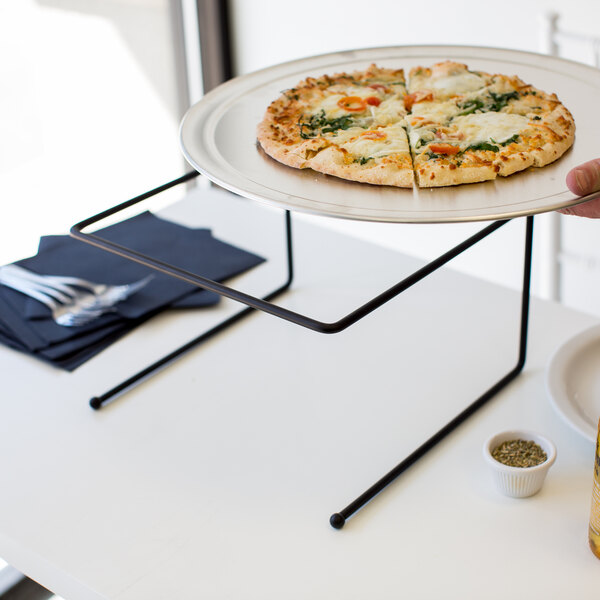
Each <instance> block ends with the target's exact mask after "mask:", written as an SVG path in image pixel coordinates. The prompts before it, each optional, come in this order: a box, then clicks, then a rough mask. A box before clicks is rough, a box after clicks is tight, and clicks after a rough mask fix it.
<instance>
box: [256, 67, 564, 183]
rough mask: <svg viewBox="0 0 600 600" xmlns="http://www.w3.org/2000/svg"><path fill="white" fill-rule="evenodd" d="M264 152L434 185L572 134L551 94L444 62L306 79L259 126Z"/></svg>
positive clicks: (499, 165) (508, 162) (512, 161)
mask: <svg viewBox="0 0 600 600" xmlns="http://www.w3.org/2000/svg"><path fill="white" fill-rule="evenodd" d="M257 137H258V141H259V144H260V146H261V147H262V148H263V150H264V151H265V152H266V153H267V154H268V155H269V156H271V157H272V158H274V159H275V160H277V161H279V162H281V163H283V164H285V165H288V166H290V167H295V168H298V169H306V168H310V169H313V170H315V171H318V172H320V173H325V174H328V175H333V176H336V177H341V178H343V179H349V180H351V181H358V182H364V183H370V184H375V185H391V186H398V187H412V186H413V185H414V183H415V181H416V183H417V185H418V186H420V187H439V186H448V185H458V184H464V183H475V182H479V181H487V180H490V179H495V178H496V177H498V176H508V175H512V174H513V173H516V172H518V171H522V170H524V169H527V168H528V167H543V166H545V165H547V164H549V163H551V162H553V161H555V160H557V159H558V158H559V157H560V156H562V155H563V154H564V153H565V152H566V151H567V150H568V149H569V148H570V147H571V146H572V145H573V142H574V140H575V122H574V120H573V117H572V115H571V113H570V112H569V111H568V110H567V108H566V107H565V106H564V105H563V104H562V103H561V102H560V101H559V99H558V98H557V97H556V95H555V94H554V93H547V92H544V91H542V90H540V89H537V88H535V87H533V86H532V85H529V84H526V83H524V82H523V81H522V80H521V79H519V78H518V77H517V76H507V75H501V74H489V73H484V72H482V71H473V70H470V69H469V68H468V67H467V65H464V64H461V63H456V62H452V61H445V62H441V63H437V64H435V65H433V66H431V67H415V68H412V69H411V70H410V72H409V74H408V78H407V79H406V78H405V73H404V70H403V69H390V68H380V67H378V66H376V65H371V66H370V67H369V68H367V69H365V70H362V71H355V72H352V73H337V74H334V75H331V76H329V75H323V76H322V77H314V78H313V77H309V78H307V79H305V80H304V81H301V82H300V83H299V84H298V85H297V86H295V87H294V88H291V89H289V90H286V91H284V92H283V93H282V94H281V96H280V97H279V98H277V99H276V100H275V101H273V102H272V103H271V104H270V106H269V107H268V108H267V111H266V113H265V116H264V118H263V120H262V121H261V123H260V124H259V125H258V131H257Z"/></svg>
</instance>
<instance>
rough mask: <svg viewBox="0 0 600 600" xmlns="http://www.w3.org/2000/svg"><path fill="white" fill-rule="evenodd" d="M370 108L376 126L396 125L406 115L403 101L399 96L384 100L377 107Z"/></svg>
mask: <svg viewBox="0 0 600 600" xmlns="http://www.w3.org/2000/svg"><path fill="white" fill-rule="evenodd" d="M370 108H371V109H372V115H373V118H374V119H375V123H376V124H377V125H390V124H392V123H396V122H397V121H398V120H399V119H401V118H403V117H404V115H405V114H406V110H405V108H404V100H403V98H401V97H400V96H392V97H391V98H387V99H386V100H384V101H383V102H382V103H381V104H380V105H379V106H371V107H370Z"/></svg>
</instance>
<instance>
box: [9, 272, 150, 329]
mask: <svg viewBox="0 0 600 600" xmlns="http://www.w3.org/2000/svg"><path fill="white" fill-rule="evenodd" d="M153 277H154V275H148V276H147V277H144V278H143V279H140V280H138V281H134V282H132V283H128V284H124V285H106V284H103V283H94V282H92V281H87V280H86V279H81V278H79V277H66V276H59V275H39V274H37V273H34V272H33V271H29V270H28V269H24V268H23V267H19V266H17V265H5V266H3V267H0V283H1V284H3V285H5V286H7V287H10V288H12V289H14V290H17V291H19V292H21V293H23V294H26V295H27V296H29V297H30V298H34V299H35V300H38V301H39V302H41V303H42V304H44V305H45V306H47V307H48V308H49V309H50V311H51V313H52V318H53V319H54V321H55V322H56V323H58V325H62V326H64V327H81V326H83V325H87V324H88V323H90V322H91V321H93V320H95V319H97V318H98V317H100V316H101V315H103V314H105V313H107V312H112V311H114V310H115V306H116V305H117V304H118V303H119V302H122V301H123V300H126V299H127V298H129V297H130V296H131V295H133V294H135V293H136V292H138V291H139V290H141V289H142V288H143V287H145V286H146V285H147V284H148V283H149V282H150V281H151V280H152V278H153Z"/></svg>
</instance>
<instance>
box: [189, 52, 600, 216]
mask: <svg viewBox="0 0 600 600" xmlns="http://www.w3.org/2000/svg"><path fill="white" fill-rule="evenodd" d="M444 59H453V60H456V61H459V62H463V63H466V64H468V65H469V66H470V67H471V68H473V69H479V70H482V71H487V72H490V73H506V74H509V75H513V74H515V75H519V76H520V77H521V79H523V80H524V81H526V82H527V83H531V84H533V85H535V86H536V87H538V88H540V89H543V90H545V91H548V92H556V93H557V94H558V95H559V98H560V100H561V101H562V102H564V104H565V106H566V107H567V108H568V109H569V110H570V111H571V112H572V113H573V116H574V118H575V123H576V126H577V132H576V140H575V145H574V146H573V148H571V149H570V150H569V151H568V152H567V153H566V154H565V155H564V156H563V157H562V158H561V159H560V160H558V161H556V162H555V163H553V164H551V165H548V166H547V167H544V168H543V169H535V168H532V169H527V170H526V171H524V172H522V173H518V174H515V175H512V176H511V177H506V178H504V177H501V178H498V179H496V180H494V181H487V182H484V183H476V184H469V185H461V186H456V187H446V188H431V189H418V188H417V187H415V188H413V189H400V188H394V187H390V186H375V185H369V184H366V183H365V184H361V183H354V182H349V181H345V180H343V179H339V178H336V177H330V176H327V175H323V174H321V173H316V172H315V171H312V170H310V169H293V168H291V167H286V166H284V165H282V164H280V163H278V162H277V161H275V160H273V159H271V158H270V157H268V156H267V155H266V154H265V153H264V152H262V151H261V150H260V149H259V148H258V147H257V143H256V127H257V125H258V123H259V122H260V121H261V119H262V118H263V115H264V113H265V110H266V108H267V106H268V105H269V104H270V103H271V101H273V100H274V99H275V98H277V97H278V96H279V95H280V94H281V91H282V90H284V89H288V88H290V87H293V86H294V85H296V84H297V83H298V82H299V81H300V80H302V79H304V78H305V77H308V76H319V75H322V74H324V73H335V72H339V71H352V70H354V69H362V68H365V67H367V66H368V65H369V64H371V63H377V64H378V65H380V66H382V67H403V68H404V69H405V70H407V69H410V68H411V67H413V66H416V65H419V64H425V65H430V64H433V63H435V62H439V61H441V60H444ZM598 97H600V70H598V69H593V68H592V67H588V66H586V65H582V64H579V63H574V62H571V61H567V60H564V59H560V58H553V57H549V56H543V55H541V54H533V53H529V52H518V51H514V50H501V49H497V48H475V47H470V46H401V47H394V48H370V49H364V50H352V51H347V52H337V53H333V54H326V55H322V56H316V57H311V58H307V59H302V60H298V61H294V62H290V63H285V64H282V65H277V66H274V67H269V68H268V69H263V70H261V71H256V72H255V73H250V74H248V75H243V76H241V77H236V78H235V79H232V80H230V81H228V82H226V83H224V84H222V85H220V86H219V87H217V88H215V89H214V90H212V91H211V92H209V93H208V94H206V96H204V98H203V99H202V100H201V101H200V102H198V103H197V104H195V105H194V106H192V107H191V108H190V110H189V111H188V112H187V113H186V115H185V116H184V118H183V120H182V123H181V131H180V141H181V148H182V151H183V153H184V155H185V157H186V158H187V160H188V161H189V162H190V164H191V165H193V166H194V167H195V168H196V169H197V170H198V171H200V172H201V173H203V174H204V175H206V176H207V177H208V178H209V179H211V180H212V181H214V182H216V183H218V184H219V185H221V186H222V187H224V188H226V189H228V190H230V191H232V192H235V193H237V194H240V195H242V196H245V197H247V198H252V199H254V200H259V201H264V202H268V203H271V204H275V205H277V206H280V207H283V208H289V209H293V210H299V211H304V212H310V213H315V214H320V215H327V216H331V217H341V218H345V219H359V220H366V221H387V222H401V223H444V222H446V223H449V222H460V221H482V220H492V219H504V218H512V217H518V216H524V215H531V214H536V213H540V212H546V211H551V210H556V209H558V208H562V207H566V206H570V205H573V204H576V203H577V202H580V201H581V199H578V198H577V197H576V196H574V195H573V194H572V193H571V192H569V190H568V189H567V187H566V184H565V176H566V174H567V172H568V171H569V170H570V169H571V168H573V167H574V166H576V165H578V164H580V163H582V162H585V161H586V160H590V159H591V158H595V157H596V156H597V153H598V139H600V119H598V118H597V117H596V115H597V113H598V111H597V100H598ZM597 195H598V194H596V196H597ZM588 198H589V197H588Z"/></svg>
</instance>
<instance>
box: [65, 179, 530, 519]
mask: <svg viewBox="0 0 600 600" xmlns="http://www.w3.org/2000/svg"><path fill="white" fill-rule="evenodd" d="M198 175H199V173H198V172H197V171H192V172H189V173H186V174H185V175H183V176H182V177H179V178H178V179H175V180H173V181H171V182H169V183H167V184H165V185H162V186H160V187H158V188H155V189H153V190H151V191H149V192H146V193H144V194H142V195H140V196H137V197H135V198H133V199H131V200H128V201H126V202H123V203H122V204H119V205H117V206H115V207H113V208H110V209H108V210H105V211H103V212H102V213H99V214H97V215H95V216H93V217H90V218H88V219H85V220H84V221H81V222H80V223H77V224H76V225H74V226H73V227H72V228H71V235H72V236H73V237H74V238H76V239H78V240H81V241H83V242H86V243H88V244H91V245H93V246H96V247H98V248H101V249H103V250H106V251H108V252H112V253H114V254H117V255H119V256H122V257H124V258H127V259H129V260H133V261H135V262H137V263H140V264H143V265H145V266H147V267H149V268H151V269H155V270H157V271H159V272H161V273H164V274H167V275H170V276H172V277H175V278H178V279H181V280H183V281H186V282H188V283H191V284H194V285H196V286H198V287H200V288H202V289H205V290H210V291H212V292H216V293H217V294H219V295H221V296H223V297H226V298H230V299H232V300H235V301H237V302H239V303H241V304H243V305H245V308H244V309H243V310H241V311H240V312H237V313H235V314H234V315H233V316H231V317H229V318H228V319H226V320H224V321H223V322H221V323H219V324H218V325H216V326H215V327H213V328H211V329H210V330H208V331H204V332H202V333H201V334H200V335H199V336H197V337H195V338H194V339H192V340H190V341H189V342H188V343H186V344H184V345H183V346H181V347H180V348H178V349H177V350H175V351H173V352H171V353H169V354H168V355H166V356H165V357H163V358H162V359H160V360H158V361H156V362H155V363H153V364H152V365H150V366H148V367H147V368H145V369H143V370H142V371H140V372H139V373H137V374H135V375H133V376H132V377H130V378H128V379H127V380H126V381H124V382H122V383H121V384H119V385H117V386H115V387H114V388H112V389H110V390H109V391H107V392H106V393H104V394H102V395H100V396H96V397H94V398H92V399H91V400H90V405H91V406H92V408H94V409H96V410H97V409H99V408H100V407H102V405H103V404H104V403H106V402H107V401H109V400H111V399H113V398H115V397H116V396H118V395H119V394H121V393H123V392H124V391H126V390H128V389H130V388H132V387H133V386H135V385H136V384H137V383H138V382H141V381H142V380H145V379H146V378H148V377H150V376H151V375H152V374H153V373H155V372H157V371H158V370H159V369H161V368H163V367H165V366H166V365H168V364H170V363H172V362H173V361H174V360H176V359H177V358H178V357H179V356H182V355H183V354H185V353H186V352H188V351H190V350H191V349H192V348H195V347H197V346H198V345H200V344H201V343H202V342H204V341H206V340H208V339H210V338H211V337H213V336H214V335H216V334H217V333H219V332H221V331H223V330H225V329H226V328H227V327H229V326H230V325H233V324H234V323H236V322H238V321H239V320H240V319H242V318H244V317H245V316H247V315H249V314H251V313H253V312H254V311H255V310H260V311H263V312H265V313H268V314H271V315H274V316H276V317H279V318H281V319H285V320H287V321H290V322H292V323H295V324H297V325H301V326H302V327H306V328H308V329H311V330H313V331H316V332H319V333H330V334H331V333H338V332H340V331H343V330H344V329H346V328H348V327H350V326H351V325H353V324H354V323H356V322H357V321H359V320H360V319H362V318H363V317H365V316H366V315H368V314H369V313H371V312H373V311H374V310H376V309H377V308H379V307H380V306H382V305H383V304H385V303H386V302H388V301H390V300H392V299H393V298H395V297H396V296H398V295H399V294H401V293H402V292H403V291H405V290H407V289H408V288H410V287H411V286H413V285H414V284H416V283H417V282H419V281H421V280H422V279H424V278H425V277H427V276H428V275H430V274H431V273H433V272H434V271H436V270H438V269H439V268H440V267H442V266H444V265H446V264H447V263H448V262H449V261H450V260H452V259H453V258H455V257H457V256H458V255H460V254H462V253H463V252H465V251H466V250H468V249H469V248H471V247H472V246H474V245H475V244H477V243H478V242H479V241H481V240H483V239H484V238H486V237H488V236H489V235H491V234H492V233H494V232H495V231H497V230H498V229H500V228H501V227H503V226H504V225H505V224H506V223H508V222H509V221H510V219H503V220H497V221H493V222H492V223H490V224H488V225H486V226H485V227H483V228H482V229H481V230H480V231H479V232H477V233H476V234H474V235H472V236H471V237H469V238H467V239H466V240H464V241H463V242H462V243H460V244H458V245H457V246H455V247H453V248H452V249H450V250H449V251H448V252H446V253H444V254H442V255H441V256H439V257H438V258H436V259H435V260H433V261H431V262H429V263H427V264H426V265H424V266H423V267H422V268H420V269H418V270H417V271H415V272H414V273H412V274H411V275H409V276H408V277H406V278H405V279H403V280H402V281H400V282H398V283H397V284H395V285H393V286H392V287H390V288H389V289H387V290H385V291H384V292H382V293H380V294H379V295H377V296H376V297H374V298H373V299H372V300H370V301H368V302H366V303H365V304H363V305H361V306H359V307H358V308H356V309H355V310H353V311H352V312H350V313H348V314H347V315H345V316H343V317H341V318H340V319H338V320H337V321H334V322H324V321H320V320H317V319H314V318H312V317H310V316H307V315H304V314H300V313H298V312H294V311H291V310H289V309H287V308H284V307H282V306H278V305H277V304H274V303H273V300H274V299H275V298H277V297H278V296H280V295H281V294H282V293H283V292H285V291H286V290H287V289H288V288H289V287H290V286H291V284H292V281H293V276H294V261H293V245H292V213H291V212H290V210H287V209H282V210H283V214H284V229H285V234H284V235H285V240H286V249H287V278H286V280H285V281H284V282H283V283H282V284H281V285H279V286H278V287H276V288H275V289H274V290H273V291H272V292H270V293H268V294H267V295H265V296H264V297H262V298H258V297H255V296H252V295H249V294H247V293H244V292H242V291H239V290H237V289H234V288H232V287H229V286H226V285H224V284H222V283H219V282H216V281H213V280H210V279H207V278H205V277H202V276H201V275H198V274H196V273H191V272H189V271H186V270H183V269H181V268H179V267H178V266H177V265H172V264H168V263H165V262H162V261H159V260H156V259H154V258H152V257H150V256H147V255H145V254H142V253H139V252H136V251H135V250H132V249H130V248H127V247H124V246H122V245H119V244H115V243H113V242H110V241H107V240H105V239H102V238H101V237H99V236H97V235H95V234H93V233H84V230H85V229H86V228H88V227H90V226H91V225H94V224H95V223H97V222H99V221H102V220H103V219H105V218H107V217H110V216H113V215H116V214H118V213H120V212H121V211H124V210H125V209H128V208H130V207H132V206H134V205H138V204H140V203H142V202H143V201H145V200H147V199H149V198H151V197H153V196H156V195H157V194H159V193H161V192H164V191H166V190H168V189H170V188H173V187H175V186H177V185H180V184H183V183H185V182H188V181H190V180H191V179H193V178H195V177H196V176H198ZM525 218H526V227H525V254H524V262H523V284H522V291H521V315H520V324H519V341H518V348H517V349H516V350H517V351H516V363H515V366H514V367H513V368H512V369H510V370H509V371H508V372H507V373H506V374H505V375H504V376H503V377H501V378H500V379H499V380H498V381H496V382H495V383H494V384H493V385H492V386H491V387H490V388H489V389H488V390H487V391H486V392H485V393H483V394H482V395H481V396H479V397H478V398H476V399H475V400H474V401H473V402H472V403H471V404H469V405H468V406H467V407H466V408H465V409H464V410H463V411H461V412H460V413H459V414H457V415H456V416H455V417H454V418H453V419H452V420H450V421H449V422H448V423H447V424H446V425H445V426H444V427H442V428H441V429H440V430H439V431H438V432H437V433H435V434H434V435H432V436H431V437H430V438H429V439H427V440H426V441H425V442H424V443H423V444H421V446H419V447H418V448H417V449H416V450H414V451H413V452H412V453H411V454H410V455H409V456H407V457H406V458H404V460H402V461H401V462H400V463H399V464H398V465H397V466H395V467H394V468H393V469H392V470H391V471H389V472H388V473H387V474H386V475H384V476H383V477H382V478H381V479H379V480H378V481H377V482H376V483H375V484H374V485H372V486H371V487H370V488H369V489H368V490H366V491H365V492H364V493H363V494H362V495H361V496H359V497H358V498H357V499H356V500H354V501H353V502H352V503H350V504H349V505H348V506H346V507H345V508H344V509H342V510H341V511H339V512H336V513H334V514H333V515H332V516H331V518H330V524H331V525H332V526H333V527H335V528H336V529H340V528H342V527H343V526H344V524H345V522H346V520H347V519H348V518H349V517H351V516H352V515H353V514H354V513H355V512H356V511H358V510H359V509H360V508H361V507H362V506H364V505H365V504H366V503H367V502H369V501H370V500H371V499H373V498H374V497H375V496H376V495H377V494H379V493H380V492H381V491H382V490H383V489H384V488H385V487H386V486H388V485H389V484H390V483H391V482H392V481H394V480H395V479H396V478H397V477H398V476H399V475H400V474H402V473H403V472H404V471H405V470H406V469H408V468H409V467H410V466H411V465H413V464H414V463H415V462H416V461H418V460H419V459H420V458H421V457H422V456H424V455H425V454H426V453H427V452H428V451H429V450H431V449H432V448H433V447H434V446H435V445H436V444H438V443H439V442H440V441H441V440H443V439H444V438H445V437H446V436H447V435H448V434H449V433H450V432H452V431H453V430H454V429H456V428H457V427H458V426H459V425H460V424H461V423H463V422H464V421H465V420H466V419H468V418H469V417H470V416H471V415H472V414H473V413H475V412H476V411H477V410H478V409H479V408H481V407H482V406H484V405H485V404H486V403H487V402H488V401H489V400H490V399H491V398H493V397H494V396H495V395H496V394H497V393H498V392H499V391H500V390H501V389H503V388H504V387H505V386H506V385H507V384H508V383H509V382H511V381H512V380H513V379H514V378H515V377H517V375H518V374H519V373H520V372H521V371H522V369H523V366H524V364H525V357H526V349H527V328H528V315H529V300H530V282H531V262H532V248H533V216H527V217H525Z"/></svg>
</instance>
